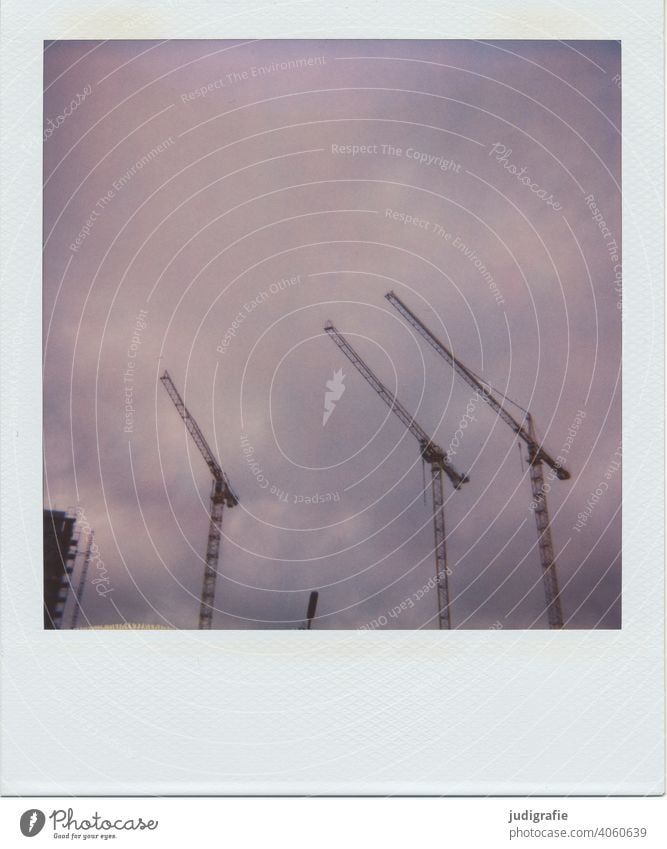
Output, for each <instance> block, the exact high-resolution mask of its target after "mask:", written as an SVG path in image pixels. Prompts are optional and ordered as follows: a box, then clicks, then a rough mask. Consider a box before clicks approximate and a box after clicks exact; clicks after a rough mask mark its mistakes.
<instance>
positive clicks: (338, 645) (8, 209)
mask: <svg viewBox="0 0 667 849" xmlns="http://www.w3.org/2000/svg"><path fill="white" fill-rule="evenodd" d="M128 21H130V22H131V26H129V25H128ZM662 30H663V26H662V7H661V4H659V3H658V2H655V0H641V2H637V3H634V4H632V6H631V7H628V6H627V5H626V4H623V3H620V2H611V3H610V2H590V0H580V2H578V3H576V4H574V3H571V2H570V3H567V4H563V3H558V4H556V3H546V2H526V1H525V0H524V2H522V3H518V4H513V5H507V4H505V3H499V2H494V0H486V2H481V0H480V2H477V3H476V4H474V5H473V6H469V5H467V4H460V3H454V2H443V1H442V0H438V2H425V3H421V4H419V5H417V6H410V7H408V6H406V5H405V4H404V3H398V2H382V3H380V2H367V3H364V4H359V5H358V6H350V7H347V8H343V7H340V6H335V5H333V4H328V3H323V2H309V3H288V4H280V5H278V6H276V5H274V4H267V5H265V6H264V7H255V8H253V9H252V10H251V11H250V12H247V11H245V10H244V9H243V7H242V6H241V5H240V4H237V3H229V2H227V0H225V1H224V2H217V3H196V2H185V1H183V2H179V3H178V4H176V3H172V2H164V3H159V4H158V3H155V4H153V3H149V2H147V3H140V2H133V3H132V4H122V3H115V4H113V5H108V6H106V5H101V4H100V5H93V6H91V5H90V4H88V3H84V2H82V0H77V2H67V3H55V4H47V3H46V2H34V0H33V2H27V3H26V2H23V3H18V2H16V0H7V2H5V3H4V4H3V26H2V60H1V62H2V79H3V102H2V115H3V124H4V139H3V181H2V182H3V190H2V191H3V201H4V211H5V216H4V227H3V232H2V263H3V284H2V300H3V312H2V356H1V358H0V361H1V364H2V406H3V415H2V495H1V497H2V511H3V512H2V520H3V521H2V538H1V546H2V548H1V554H2V580H3V584H2V641H3V652H4V671H3V679H2V714H1V717H2V725H3V734H4V738H3V747H2V750H3V758H2V785H1V788H2V792H4V793H5V794H21V795H26V794H31V795H39V794H81V795H86V794H88V795H90V794H109V795H111V794H178V795H185V794H245V793H262V794H263V793H285V794H290V793H308V794H315V793H317V794H333V793H363V794H388V793H395V794H455V795H463V794H500V793H502V794H540V795H544V794H561V793H562V794H657V793H661V792H662V791H663V772H664V769H663V737H662V735H663V684H662V682H663V639H662V634H663V625H662V620H663V576H662V562H663V545H662V538H661V529H662V525H663V497H662V491H663V490H662V466H663V463H662V457H663V451H662V434H663V429H662V416H663V395H662V385H663V374H664V373H663V360H662V347H663V340H662V313H663V310H662V306H663V249H662V235H663V234H662V226H663V219H662V202H661V194H662V186H663V156H662V144H661V140H662V123H661V121H662V100H661V94H662V89H661V85H662V61H661V60H662ZM128 37H134V38H164V37H174V38H238V37H251V38H268V37H271V38H281V37H284V38H287V37H289V38H294V37H297V38H333V37H335V38H345V37H355V38H411V37H414V38H489V39H490V38H493V39H502V38H513V39H518V38H528V39H540V38H542V39H554V38H562V39H568V40H570V39H609V38H614V39H621V40H622V48H623V146H624V147H623V189H624V194H623V215H624V227H623V237H624V267H625V277H624V285H625V288H624V357H623V374H624V404H623V426H624V440H623V442H624V461H625V462H624V467H625V471H624V499H623V606H624V622H623V629H622V630H621V631H610V632H593V631H591V632H586V631H583V632H582V631H573V632H562V633H553V632H544V631H542V632H539V631H535V632H504V633H502V632H501V633H497V632H493V633H486V632H474V631H466V632H453V633H452V634H449V635H448V639H447V642H446V643H443V642H442V640H441V636H440V635H439V634H438V632H426V631H422V632H415V633H408V632H382V633H377V632H376V633H373V632H326V633H322V632H317V631H313V632H311V633H310V634H309V639H308V642H307V643H305V642H304V640H303V634H301V633H299V632H281V633H277V632H242V633H239V632H216V631H212V632H203V633H198V632H159V633H153V632H146V631H135V632H101V633H100V632H68V631H62V632H44V631H43V630H42V623H41V617H42V610H41V586H42V582H41V570H42V564H41V530H40V529H41V524H42V523H41V510H42V472H41V418H40V414H41V400H40V399H41V320H40V318H41V256H40V253H41V252H40V245H41V202H42V196H41V141H40V140H41V120H42V111H41V93H42V43H43V41H44V40H45V39H55V38H62V39H76V38H80V39H99V38H110V39H111V38H128ZM128 682H131V685H130V686H128Z"/></svg>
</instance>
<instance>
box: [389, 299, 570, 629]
mask: <svg viewBox="0 0 667 849" xmlns="http://www.w3.org/2000/svg"><path fill="white" fill-rule="evenodd" d="M385 298H386V299H387V300H388V301H389V303H390V304H391V305H392V306H393V307H394V309H396V310H397V311H398V312H399V313H400V314H401V315H402V316H403V318H404V319H405V320H406V321H407V322H408V324H410V325H411V326H412V327H413V328H414V329H415V330H416V331H417V332H418V333H419V334H420V336H422V338H423V339H425V340H426V341H427V342H428V344H429V345H430V346H431V347H432V348H433V349H434V350H435V351H436V353H437V354H439V355H440V356H441V357H442V358H443V359H444V360H445V361H446V362H448V363H449V365H450V366H451V367H452V368H453V369H454V371H455V372H456V373H457V374H458V375H459V377H461V378H463V380H465V382H466V383H467V384H468V385H469V386H471V387H472V388H473V389H474V390H476V391H478V392H479V393H480V394H481V396H482V397H483V398H484V400H485V401H486V403H487V404H488V405H489V406H490V407H491V408H492V409H493V410H495V412H496V413H497V414H498V416H499V417H500V418H501V419H502V420H503V421H504V422H505V424H507V425H508V426H509V427H510V428H511V429H512V430H513V431H514V432H515V433H516V434H517V436H518V437H519V438H520V439H522V440H523V441H524V442H525V443H526V445H527V446H528V465H529V468H530V485H531V490H532V495H533V505H534V513H535V524H536V526H537V542H538V548H539V552H540V564H541V567H542V580H543V583H544V594H545V598H546V607H547V616H548V619H549V627H550V628H562V627H563V609H562V605H561V600H560V589H559V586H558V572H557V569H556V560H555V556H554V547H553V540H552V538H551V523H550V520H549V510H548V508H547V496H546V492H545V486H544V472H543V464H544V463H546V464H547V466H550V467H551V468H552V469H553V470H554V472H555V473H556V476H557V477H558V479H559V480H568V478H569V477H570V473H569V472H568V471H567V470H566V469H565V468H564V467H563V466H562V465H561V464H560V463H558V462H557V461H556V460H554V459H553V457H551V456H550V455H549V454H547V452H546V451H545V450H544V448H543V447H542V445H541V444H540V443H539V441H538V439H537V437H536V435H535V425H534V422H533V417H532V416H531V414H530V413H528V412H526V415H525V419H524V421H523V422H518V421H517V420H516V419H515V418H514V416H512V415H511V414H510V413H508V411H507V410H506V409H505V407H503V405H502V403H501V402H500V401H498V400H497V399H496V398H495V397H494V396H493V395H492V394H491V392H490V390H489V387H488V386H485V385H484V383H483V382H482V381H481V380H480V379H479V378H478V377H477V375H476V374H474V372H472V371H471V370H470V369H469V368H467V367H466V366H464V365H463V363H461V362H460V361H459V360H457V358H456V357H455V356H454V355H453V354H452V352H451V351H450V350H449V349H448V348H447V347H446V346H445V345H444V344H443V343H442V342H441V341H440V340H439V339H438V338H437V337H436V336H435V335H434V334H433V333H431V331H430V330H429V329H428V328H427V327H426V325H424V324H423V323H422V322H421V321H420V319H418V318H417V316H416V315H415V314H414V313H413V312H411V311H410V309H409V308H408V307H407V306H406V305H405V304H404V303H403V301H402V300H401V299H400V298H399V297H398V295H395V294H394V292H388V293H387V294H386V295H385Z"/></svg>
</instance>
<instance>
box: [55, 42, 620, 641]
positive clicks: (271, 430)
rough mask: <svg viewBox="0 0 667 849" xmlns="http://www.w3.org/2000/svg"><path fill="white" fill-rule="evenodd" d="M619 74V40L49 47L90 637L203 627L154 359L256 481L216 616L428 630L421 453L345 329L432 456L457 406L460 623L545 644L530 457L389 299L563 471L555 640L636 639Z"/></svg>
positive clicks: (197, 492) (61, 442)
mask: <svg viewBox="0 0 667 849" xmlns="http://www.w3.org/2000/svg"><path fill="white" fill-rule="evenodd" d="M618 74H620V45H619V44H618V43H616V42H572V43H563V42H548V41H543V42H511V41H501V42H466V41H459V42H456V41H454V42H438V41H427V42H420V41H410V42H407V41H406V42H401V41H370V42H369V41H361V42H355V41H317V42H314V41H275V42H224V41H171V42H142V41H126V42H120V41H118V42H93V41H86V42H54V43H47V44H46V45H45V53H44V86H45V94H44V119H45V131H44V182H45V189H44V243H45V249H44V334H45V343H44V350H45V363H44V374H45V386H44V430H45V433H44V444H45V503H46V505H47V506H48V507H53V508H57V509H65V508H70V509H77V508H78V509H79V512H80V516H81V520H80V524H81V525H84V524H89V525H90V526H91V527H92V528H94V531H95V538H96V543H97V545H98V549H97V550H96V556H95V557H94V558H93V560H92V562H91V566H90V572H89V576H88V581H87V584H86V588H85V594H84V605H83V606H84V613H85V616H82V617H81V619H80V623H79V624H85V622H86V620H87V621H88V622H89V623H90V624H111V623H119V622H123V621H129V622H142V623H150V624H161V625H171V626H173V627H177V628H193V627H196V626H197V617H198V612H199V596H200V592H201V583H202V576H203V559H204V553H205V548H206V538H207V533H208V511H209V491H210V480H211V478H210V474H209V472H208V469H207V467H206V465H205V464H204V461H203V460H202V458H201V456H200V455H199V453H198V451H197V448H196V447H195V445H194V443H193V442H192V440H191V439H190V437H189V436H188V434H187V432H186V430H185V427H184V425H183V422H182V421H181V419H180V417H179V415H178V413H177V411H176V409H175V408H174V406H173V404H172V402H171V400H170V398H169V397H168V395H167V393H166V392H165V390H164V388H163V386H162V385H161V384H160V382H159V376H160V374H161V373H162V372H163V371H164V369H168V370H169V372H170V374H171V376H172V378H173V380H174V382H175V384H176V386H177V387H178V388H179V390H180V392H181V394H182V395H183V396H184V398H185V401H186V404H187V406H188V408H189V409H190V412H191V413H192V414H193V416H194V417H195V418H196V419H197V421H198V423H199V425H200V426H201V428H202V430H203V432H204V433H205V434H206V437H207V439H208V440H209V442H210V444H211V446H212V447H213V450H214V452H215V454H216V456H217V457H218V458H219V461H220V463H221V465H222V466H223V468H224V469H225V471H226V473H227V474H228V476H229V478H230V480H231V482H232V485H233V487H234V489H235V490H236V492H237V494H238V496H239V504H238V506H236V507H234V508H233V509H228V510H226V512H225V515H224V519H223V530H224V538H223V542H222V548H221V554H220V563H219V577H218V584H217V593H216V608H217V611H216V613H215V615H214V620H213V627H215V628H293V627H297V626H298V625H299V624H300V623H301V621H302V620H303V618H304V616H305V611H306V605H307V601H308V594H309V592H310V590H312V589H318V590H319V592H320V597H319V608H318V617H317V620H316V622H315V625H314V627H315V628H320V629H341V628H359V627H386V628H401V629H414V628H434V627H437V599H436V593H435V591H434V590H433V589H432V588H431V589H428V590H427V591H426V592H424V591H423V588H424V587H425V586H426V587H427V588H428V586H429V581H430V579H431V578H432V576H433V574H434V556H433V525H432V508H431V501H430V494H429V492H428V491H427V492H426V494H425V493H424V480H425V477H424V470H423V468H422V462H421V458H420V455H419V450H418V444H417V442H416V441H415V439H414V437H413V436H412V435H411V434H410V433H409V432H407V431H406V429H405V428H404V426H403V425H402V424H401V422H400V421H399V420H398V419H397V418H396V417H395V416H394V415H393V414H392V413H391V412H390V411H389V409H388V408H387V407H386V406H385V405H384V404H383V403H382V401H381V400H380V399H379V398H378V397H377V396H376V395H375V394H374V392H373V391H372V390H371V388H370V387H369V386H368V384H367V383H366V382H365V381H364V380H363V378H362V377H361V376H360V375H359V374H358V373H357V372H356V371H355V369H354V367H353V366H352V364H351V363H349V362H348V360H347V359H345V357H344V356H343V354H342V353H341V352H340V351H339V350H338V349H337V348H336V346H335V345H334V344H333V343H332V341H331V340H330V339H329V338H328V336H327V335H326V334H325V333H324V331H323V327H324V324H325V322H326V321H327V320H331V321H333V322H334V324H335V325H336V327H337V328H338V329H339V330H340V331H341V332H342V333H344V334H345V336H346V337H347V338H348V340H349V341H350V343H351V344H352V345H353V346H354V347H355V349H356V350H357V351H358V352H359V353H360V354H361V355H362V357H364V359H366V360H367V362H368V364H369V365H370V366H371V368H373V369H374V370H375V371H376V373H377V374H378V376H379V377H380V378H381V379H382V380H383V381H384V382H385V383H386V384H387V386H388V387H389V388H390V389H391V390H392V391H393V392H396V393H397V395H398V397H399V399H400V400H401V401H402V403H403V404H404V405H405V406H406V407H407V408H408V410H410V412H411V413H413V414H414V415H415V416H416V419H417V420H418V422H419V423H420V424H421V426H422V427H423V428H424V429H425V430H426V431H427V432H428V433H429V434H431V435H432V437H433V439H434V440H435V441H436V442H437V443H438V444H439V445H440V446H442V447H443V448H444V449H447V448H448V447H451V446H452V440H453V438H454V435H455V433H456V431H457V429H459V425H460V422H461V419H462V417H463V416H464V414H466V411H468V413H469V419H468V421H466V427H465V429H464V432H463V434H462V436H461V438H460V439H459V440H458V445H457V446H456V448H455V454H454V455H453V456H452V457H451V462H452V463H453V465H454V466H456V468H457V469H459V470H460V471H461V472H466V473H467V474H468V475H469V477H470V482H469V483H468V484H466V485H465V486H464V487H463V488H462V489H461V490H460V491H458V492H455V491H454V490H453V489H452V487H451V485H450V484H449V483H448V482H446V505H445V511H446V522H447V531H448V539H447V552H448V560H449V567H450V569H451V573H452V574H451V577H450V591H451V596H452V604H451V615H452V623H453V627H457V628H490V627H495V628H544V627H546V615H545V606H544V593H543V589H542V583H541V573H540V567H539V557H538V552H537V548H536V530H535V522H534V518H533V514H532V511H531V494H530V483H529V478H528V471H527V467H526V464H525V453H526V451H525V447H523V446H522V447H521V448H520V447H519V446H518V445H517V440H516V437H515V436H514V435H513V434H512V432H511V431H510V430H509V429H508V428H507V426H506V425H505V424H504V423H503V422H502V421H500V420H498V419H497V418H496V416H495V415H494V413H493V412H492V411H491V410H490V409H489V408H488V407H486V406H485V405H484V404H483V403H482V402H480V401H479V400H477V401H472V402H471V399H472V396H473V393H472V391H471V390H470V388H469V387H468V386H467V385H466V384H464V383H463V382H462V381H461V380H460V379H459V378H457V377H456V376H455V375H454V374H453V372H452V370H451V369H450V368H449V366H448V365H447V364H446V363H445V362H444V361H443V360H441V359H439V358H438V357H437V355H436V354H435V352H434V351H433V350H431V349H429V348H428V347H427V346H426V345H424V344H423V343H422V342H421V341H420V340H419V339H418V338H416V337H415V335H414V334H413V333H412V332H411V330H410V328H409V327H408V326H407V325H406V324H405V322H404V321H403V320H402V319H401V317H400V316H399V315H398V314H397V313H396V312H395V311H394V310H393V309H392V307H391V306H390V304H389V303H388V302H387V301H386V300H385V298H384V294H385V293H386V292H387V291H389V290H394V291H395V292H396V293H397V294H399V296H400V297H401V298H402V299H403V300H404V301H405V302H406V303H407V304H408V305H409V306H410V307H411V308H412V309H413V310H414V312H415V313H416V314H418V315H419V316H420V317H421V318H422V319H423V320H424V321H425V322H426V323H427V324H428V325H429V326H430V327H431V328H432V329H433V330H434V332H436V333H437V335H438V336H439V337H440V338H441V339H442V340H443V341H444V342H445V344H447V345H448V346H449V347H450V348H451V349H452V350H453V351H454V353H455V354H456V356H458V357H459V358H460V359H461V360H462V361H463V362H464V363H466V364H467V365H469V366H470V367H471V368H472V369H474V370H475V371H476V372H477V373H479V374H481V375H483V376H484V378H485V380H487V381H488V382H490V383H491V384H492V385H493V386H495V387H498V388H499V389H500V390H501V391H502V392H503V393H504V394H506V395H507V396H508V397H509V398H511V399H514V400H515V401H516V402H517V403H518V404H519V405H520V406H521V407H522V408H525V409H529V410H530V411H531V413H532V414H533V416H534V419H535V422H536V426H537V430H538V434H539V436H540V437H541V438H543V439H544V444H545V447H546V448H547V450H549V451H550V452H551V453H552V454H553V455H554V456H556V455H558V454H562V455H563V456H564V457H566V466H567V468H568V469H569V471H570V472H571V475H572V477H571V479H570V480H569V481H558V480H554V481H551V489H550V491H549V493H548V500H549V507H550V510H551V516H552V527H553V536H554V545H555V549H556V553H557V562H558V570H559V577H560V581H561V586H562V588H563V593H562V599H563V610H564V615H565V619H566V623H567V626H568V627H574V628H590V627H603V628H616V627H619V626H620V624H621V598H620V588H621V562H620V532H621V523H620V503H621V472H620V468H619V461H620V455H619V453H618V448H619V444H620V400H621V395H620V388H621V382H620V366H621V311H620V292H619V289H620V244H621V219H620V209H621V202H620V120H621V119H620V88H619V79H620V78H619V77H618ZM617 254H618V255H617ZM339 369H342V370H343V374H344V378H343V385H344V391H342V394H340V398H339V399H338V401H337V402H336V403H335V407H334V408H333V412H332V413H331V415H330V417H329V418H328V420H327V422H326V425H323V414H324V409H325V408H324V403H325V392H326V384H327V381H330V380H332V377H333V374H334V372H335V371H337V370H339ZM471 403H472V406H471ZM510 409H511V410H512V411H513V412H517V414H520V413H519V411H518V410H517V408H516V407H511V408H510ZM426 473H427V474H426V480H427V481H428V469H426ZM80 565H81V564H80V563H79V565H78V568H80ZM76 577H77V576H75V580H76ZM70 614H71V607H69V608H68V610H67V612H66V617H65V623H66V625H67V623H68V622H69V616H70Z"/></svg>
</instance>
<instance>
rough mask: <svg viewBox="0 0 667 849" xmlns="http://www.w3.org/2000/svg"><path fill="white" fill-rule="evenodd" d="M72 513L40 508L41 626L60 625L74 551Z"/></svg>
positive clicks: (75, 539) (75, 545) (73, 520)
mask: <svg viewBox="0 0 667 849" xmlns="http://www.w3.org/2000/svg"><path fill="white" fill-rule="evenodd" d="M75 523H76V517H74V516H71V515H69V514H68V513H66V512H65V511H64V510H45V511H44V627H45V628H50V629H53V628H60V626H61V625H62V618H63V611H64V609H65V603H66V602H67V592H68V590H69V588H70V576H71V574H72V572H73V571H74V560H75V559H76V555H77V538H76V536H75V534H74V525H75Z"/></svg>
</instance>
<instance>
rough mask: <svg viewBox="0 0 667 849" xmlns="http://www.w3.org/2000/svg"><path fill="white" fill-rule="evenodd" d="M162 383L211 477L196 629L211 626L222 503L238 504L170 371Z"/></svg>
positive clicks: (224, 504)
mask: <svg viewBox="0 0 667 849" xmlns="http://www.w3.org/2000/svg"><path fill="white" fill-rule="evenodd" d="M160 380H161V381H162V385H163V386H164V388H165V389H166V390H167V393H168V394H169V397H170V398H171V400H172V401H173V402H174V406H175V407H176V409H177V410H178V412H179V414H180V416H181V418H182V419H183V421H184V422H185V427H186V428H187V431H188V433H189V434H190V436H191V437H192V439H193V441H194V443H195V445H196V446H197V448H199V451H200V453H201V455H202V457H203V458H204V460H205V462H206V465H207V466H208V468H209V471H210V472H211V475H212V476H213V481H212V485H211V510H210V519H209V529H208V541H207V543H206V565H205V567H204V583H203V586H202V593H201V603H200V608H199V629H200V630H205V629H210V627H211V622H212V619H213V606H214V602H215V583H216V578H217V576H218V558H219V556H220V539H221V537H222V514H223V509H224V507H225V506H227V507H234V506H235V505H236V504H238V498H237V497H236V495H235V493H234V491H233V489H232V487H231V485H230V483H229V480H228V479H227V476H226V475H225V473H224V472H223V470H222V468H221V466H220V464H219V463H218V461H217V460H216V459H215V456H214V454H213V452H212V451H211V449H210V447H209V444H208V442H207V441H206V439H205V437H204V434H203V433H202V432H201V429H200V427H199V425H198V424H197V422H196V421H195V419H194V418H193V417H192V416H191V415H190V412H189V411H188V408H187V407H186V406H185V403H184V402H183V399H182V398H181V396H180V394H179V392H178V390H177V389H176V387H175V386H174V382H173V381H172V379H171V377H170V376H169V372H168V371H165V373H164V374H163V375H162V377H161V378H160Z"/></svg>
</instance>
